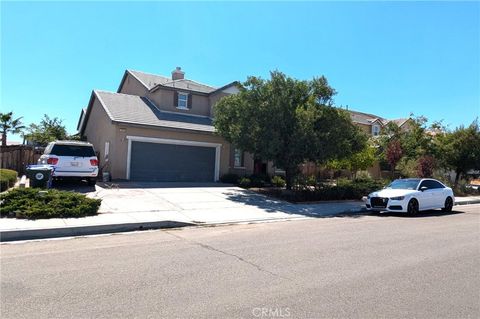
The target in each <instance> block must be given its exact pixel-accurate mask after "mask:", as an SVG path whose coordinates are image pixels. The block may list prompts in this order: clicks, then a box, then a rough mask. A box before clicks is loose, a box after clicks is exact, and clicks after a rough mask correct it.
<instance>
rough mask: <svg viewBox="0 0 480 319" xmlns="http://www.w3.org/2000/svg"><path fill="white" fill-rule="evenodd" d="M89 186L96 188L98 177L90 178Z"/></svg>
mask: <svg viewBox="0 0 480 319" xmlns="http://www.w3.org/2000/svg"><path fill="white" fill-rule="evenodd" d="M87 183H88V186H95V184H97V178H96V177H89V178H88V179H87Z"/></svg>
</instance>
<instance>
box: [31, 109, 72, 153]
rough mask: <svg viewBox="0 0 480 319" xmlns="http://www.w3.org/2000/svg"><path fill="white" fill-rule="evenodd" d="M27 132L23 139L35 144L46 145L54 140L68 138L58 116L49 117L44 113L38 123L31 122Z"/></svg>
mask: <svg viewBox="0 0 480 319" xmlns="http://www.w3.org/2000/svg"><path fill="white" fill-rule="evenodd" d="M28 131H29V132H28V134H25V139H27V140H29V141H31V142H33V143H34V144H37V145H43V146H45V145H47V144H48V143H49V142H52V141H55V140H65V139H67V138H68V134H67V130H66V129H65V126H64V125H63V122H62V120H60V119H59V118H57V117H55V118H50V117H49V116H48V115H47V114H45V115H44V116H43V118H42V120H41V121H40V123H39V124H35V123H32V124H30V126H29V128H28Z"/></svg>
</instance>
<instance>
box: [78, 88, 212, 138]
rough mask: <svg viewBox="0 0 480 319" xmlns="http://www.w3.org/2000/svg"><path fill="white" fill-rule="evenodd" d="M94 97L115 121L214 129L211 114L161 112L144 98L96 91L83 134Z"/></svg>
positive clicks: (204, 129)
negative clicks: (204, 115)
mask: <svg viewBox="0 0 480 319" xmlns="http://www.w3.org/2000/svg"><path fill="white" fill-rule="evenodd" d="M94 98H97V99H98V101H99V102H100V104H101V105H102V107H103V108H104V110H105V112H106V113H107V114H108V116H109V117H110V119H111V120H112V121H113V122H117V123H126V124H134V125H141V126H149V127H164V128H172V129H185V130H193V131H200V132H208V133H212V132H214V127H213V125H212V119H211V118H209V117H200V116H192V115H187V114H181V113H170V112H165V111H160V110H159V109H158V108H157V107H156V106H155V105H154V104H153V103H152V102H150V100H148V99H147V98H145V97H141V96H136V95H129V94H122V93H113V92H106V91H97V90H94V91H93V92H92V97H91V99H90V103H89V105H88V109H87V111H86V115H85V117H86V120H84V121H83V122H84V124H83V125H82V127H80V129H79V132H80V134H83V130H84V129H85V125H86V122H87V121H88V116H89V114H90V112H91V108H92V105H93V100H94Z"/></svg>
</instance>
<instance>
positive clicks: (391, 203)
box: [365, 198, 408, 213]
mask: <svg viewBox="0 0 480 319" xmlns="http://www.w3.org/2000/svg"><path fill="white" fill-rule="evenodd" d="M365 206H366V208H367V210H369V211H374V212H397V213H406V212H407V211H408V208H407V206H408V201H406V200H391V199H388V201H387V203H386V204H385V207H383V205H381V206H374V205H372V203H371V200H370V198H366V199H365Z"/></svg>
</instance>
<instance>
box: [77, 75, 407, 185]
mask: <svg viewBox="0 0 480 319" xmlns="http://www.w3.org/2000/svg"><path fill="white" fill-rule="evenodd" d="M237 92H238V88H237V82H232V83H229V84H226V85H224V86H222V87H220V88H215V87H212V86H209V85H206V84H202V83H199V82H196V81H193V80H190V79H187V78H185V73H184V72H183V71H182V70H181V68H179V67H177V68H176V69H175V70H173V71H172V74H171V76H170V77H165V76H160V75H154V74H148V73H144V72H138V71H132V70H127V71H125V73H124V75H123V78H122V80H121V82H120V86H119V87H118V90H117V92H106V91H99V90H94V91H93V92H92V94H91V97H90V101H89V103H88V106H87V107H86V108H85V109H83V110H82V112H81V116H80V119H79V121H78V131H79V133H80V135H81V136H82V137H83V138H85V139H86V140H87V141H89V142H91V143H92V144H93V145H94V146H95V149H96V151H97V153H98V157H99V161H100V168H101V171H103V172H109V173H110V176H111V177H112V178H113V179H126V180H133V181H165V182H167V181H168V182H171V181H185V182H212V181H218V180H219V179H220V177H221V176H222V175H224V174H228V173H234V174H237V175H240V176H242V175H249V174H253V173H262V174H269V175H273V174H275V173H279V171H275V168H274V167H273V164H272V163H271V162H268V163H267V162H263V161H260V160H255V159H254V158H253V156H252V155H251V154H248V153H246V152H242V151H241V150H239V149H236V148H235V147H233V146H232V145H230V144H229V143H228V142H226V141H225V140H224V139H223V138H221V137H220V136H218V135H216V134H214V127H213V125H212V116H213V106H214V104H215V103H216V102H217V101H218V100H219V99H220V98H222V97H224V96H227V95H229V94H235V93H237ZM349 112H350V115H351V119H352V121H353V123H355V124H356V125H358V126H359V127H361V128H362V129H363V130H364V131H365V132H366V133H367V134H370V135H373V136H375V135H378V134H380V133H381V130H382V128H383V127H384V126H385V125H386V124H387V123H388V122H389V121H388V120H386V119H384V118H382V117H379V116H376V115H372V114H367V113H362V112H356V111H349ZM394 121H395V122H396V123H397V124H398V125H399V126H400V127H401V128H402V129H408V119H399V120H394ZM318 169H319V168H318V167H317V165H315V164H314V163H306V164H304V165H303V167H302V170H303V172H304V173H305V174H307V175H310V174H314V173H316V172H317V171H318ZM369 171H370V173H371V174H372V176H374V177H378V176H380V168H379V166H378V164H376V165H375V167H372V168H371V169H370V170H369Z"/></svg>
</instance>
